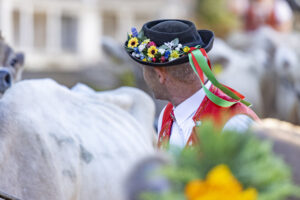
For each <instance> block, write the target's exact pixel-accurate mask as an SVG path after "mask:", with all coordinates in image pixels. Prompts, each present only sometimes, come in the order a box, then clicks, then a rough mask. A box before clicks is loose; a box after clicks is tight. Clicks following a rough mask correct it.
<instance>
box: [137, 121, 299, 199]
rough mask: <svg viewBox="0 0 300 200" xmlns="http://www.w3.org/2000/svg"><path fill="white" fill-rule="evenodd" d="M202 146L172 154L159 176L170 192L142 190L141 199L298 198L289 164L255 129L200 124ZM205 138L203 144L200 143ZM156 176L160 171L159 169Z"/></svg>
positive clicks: (199, 131) (198, 130)
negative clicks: (227, 128) (236, 129)
mask: <svg viewBox="0 0 300 200" xmlns="http://www.w3.org/2000/svg"><path fill="white" fill-rule="evenodd" d="M196 130H197V136H198V139H199V141H200V142H199V144H198V145H195V146H194V147H192V148H188V149H184V150H183V151H176V148H175V149H174V147H173V148H172V147H170V148H171V149H172V150H173V152H174V153H175V154H174V155H173V157H174V161H175V162H174V163H172V164H171V165H169V166H166V167H165V168H163V169H162V170H160V171H159V172H158V174H160V175H162V176H163V177H166V178H167V179H168V181H169V186H168V189H167V190H164V191H163V192H160V193H144V194H143V195H142V196H143V198H142V199H143V200H148V199H149V200H150V199H156V200H220V199H222V200H284V199H287V197H291V196H295V197H300V188H299V187H298V186H296V185H294V184H293V181H292V177H291V171H290V168H289V166H287V164H286V163H285V162H284V161H283V160H282V159H281V158H279V157H278V156H277V155H275V154H274V153H273V151H272V145H271V143H270V142H268V141H261V140H259V139H258V138H256V137H255V135H254V134H252V133H251V132H248V133H237V132H233V131H226V132H222V133H221V131H220V130H216V128H215V127H214V126H213V124H212V123H202V125H201V127H197V129H196ZM202 141H203V142H202ZM155 173H156V175H157V172H155Z"/></svg>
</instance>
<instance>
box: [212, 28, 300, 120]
mask: <svg viewBox="0 0 300 200" xmlns="http://www.w3.org/2000/svg"><path fill="white" fill-rule="evenodd" d="M297 38H298V39H297ZM299 41H300V35H299V34H295V33H293V34H287V35H285V34H280V33H278V32H275V31H274V30H272V29H270V28H261V29H259V30H257V31H254V32H250V33H235V34H232V35H231V36H230V37H229V38H228V39H227V40H226V42H224V41H222V40H218V39H217V40H216V43H215V46H214V49H213V50H212V52H211V58H212V62H213V63H215V64H217V63H220V64H221V65H222V66H223V73H222V74H220V75H219V77H218V78H219V79H220V80H221V82H222V81H224V83H225V84H228V85H230V86H232V87H233V88H236V89H237V90H240V91H241V92H242V93H244V95H245V96H246V97H248V99H249V100H250V101H251V102H252V103H253V108H254V110H255V111H256V112H257V113H258V114H259V115H260V116H261V117H275V118H279V119H281V120H285V121H290V122H292V123H295V124H300V98H299V96H300V75H299V70H300V65H299V55H300V51H299V50H298V48H297V45H298V44H299Z"/></svg>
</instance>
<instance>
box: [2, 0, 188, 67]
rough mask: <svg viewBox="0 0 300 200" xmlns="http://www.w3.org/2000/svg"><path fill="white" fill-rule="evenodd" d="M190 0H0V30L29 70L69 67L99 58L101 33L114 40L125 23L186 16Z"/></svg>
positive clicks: (122, 37)
mask: <svg viewBox="0 0 300 200" xmlns="http://www.w3.org/2000/svg"><path fill="white" fill-rule="evenodd" d="M192 2H193V0H151V1H149V0H0V30H1V31H2V35H3V36H4V38H5V39H6V41H7V42H8V43H9V44H11V45H12V46H13V47H14V48H15V49H17V50H21V51H24V52H25V53H26V67H27V69H30V70H44V69H55V70H58V69H63V70H74V69H78V68H82V67H84V66H90V65H93V64H95V63H97V62H101V60H103V59H105V58H104V57H103V56H102V53H101V48H100V41H101V38H102V37H103V36H110V37H113V38H114V39H115V40H117V41H118V42H123V41H124V40H125V39H126V32H128V31H130V27H132V26H136V27H137V28H141V25H142V24H143V23H144V22H145V21H148V20H153V19H159V18H189V13H190V12H191V8H192V6H193V5H192Z"/></svg>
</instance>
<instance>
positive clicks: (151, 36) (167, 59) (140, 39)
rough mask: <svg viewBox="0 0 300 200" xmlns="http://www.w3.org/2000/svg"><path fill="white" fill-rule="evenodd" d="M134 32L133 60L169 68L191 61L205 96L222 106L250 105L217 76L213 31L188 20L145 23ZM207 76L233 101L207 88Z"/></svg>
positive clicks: (128, 43) (130, 38)
mask: <svg viewBox="0 0 300 200" xmlns="http://www.w3.org/2000/svg"><path fill="white" fill-rule="evenodd" d="M131 32H132V33H131V34H128V39H127V41H126V42H125V49H126V51H127V53H128V54H129V56H130V57H131V58H132V59H133V60H135V61H137V62H139V63H141V64H143V65H148V66H151V67H169V66H173V65H178V64H182V63H186V62H189V63H190V66H191V67H192V69H193V70H194V72H195V73H196V74H197V76H198V77H199V79H200V83H201V85H202V88H203V89H204V92H205V94H206V96H207V97H208V98H209V100H211V101H212V102H213V103H215V104H216V105H218V106H221V107H230V106H232V105H234V104H236V103H238V102H241V103H243V104H245V105H246V106H251V104H250V103H249V102H247V101H245V100H244V99H245V97H244V96H243V95H242V94H240V93H239V92H237V91H235V90H234V89H232V88H230V87H228V86H226V85H223V84H221V83H219V81H218V80H217V79H216V78H215V76H214V74H213V72H212V66H211V63H210V60H209V58H208V56H207V52H209V51H210V50H211V48H212V46H213V41H214V34H213V32H212V31H209V30H197V29H196V27H195V25H194V24H193V23H192V22H190V21H186V20H156V21H150V22H148V23H146V24H145V25H144V26H143V28H142V30H141V31H140V32H139V33H138V32H137V30H136V29H135V28H132V30H131ZM204 75H205V76H206V77H207V79H208V80H209V81H211V83H212V84H213V85H214V86H215V87H217V88H219V89H220V90H221V91H222V92H224V93H225V94H226V95H228V96H229V97H231V98H232V99H233V101H228V100H225V99H223V98H220V97H218V96H216V95H215V94H214V93H212V92H211V91H210V90H209V89H208V88H206V86H205V84H204V82H205V79H204Z"/></svg>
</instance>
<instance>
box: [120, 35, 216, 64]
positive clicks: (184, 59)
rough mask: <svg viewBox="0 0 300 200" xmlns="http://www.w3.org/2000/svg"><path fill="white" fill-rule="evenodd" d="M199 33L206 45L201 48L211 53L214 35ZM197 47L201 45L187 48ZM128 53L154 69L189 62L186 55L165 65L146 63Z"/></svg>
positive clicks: (191, 45) (137, 60) (190, 45)
mask: <svg viewBox="0 0 300 200" xmlns="http://www.w3.org/2000/svg"><path fill="white" fill-rule="evenodd" d="M197 32H198V33H199V35H200V36H201V39H202V41H203V43H204V45H203V46H202V47H201V48H203V49H205V51H206V52H209V51H210V50H211V49H212V47H213V43H214V33H213V32H212V31H210V30H198V31H197ZM197 45H199V44H196V43H195V44H188V45H186V46H189V47H193V46H197ZM126 46H127V42H126V43H125V47H126ZM126 52H127V53H128V55H129V56H130V58H132V59H133V60H134V61H136V62H138V63H140V64H143V65H148V66H152V67H168V66H173V65H178V64H183V63H186V62H189V58H188V55H184V56H181V57H180V58H177V59H175V60H172V61H169V62H164V63H159V62H145V61H142V60H141V59H138V58H136V57H134V56H132V55H131V53H130V52H128V51H127V50H126Z"/></svg>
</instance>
